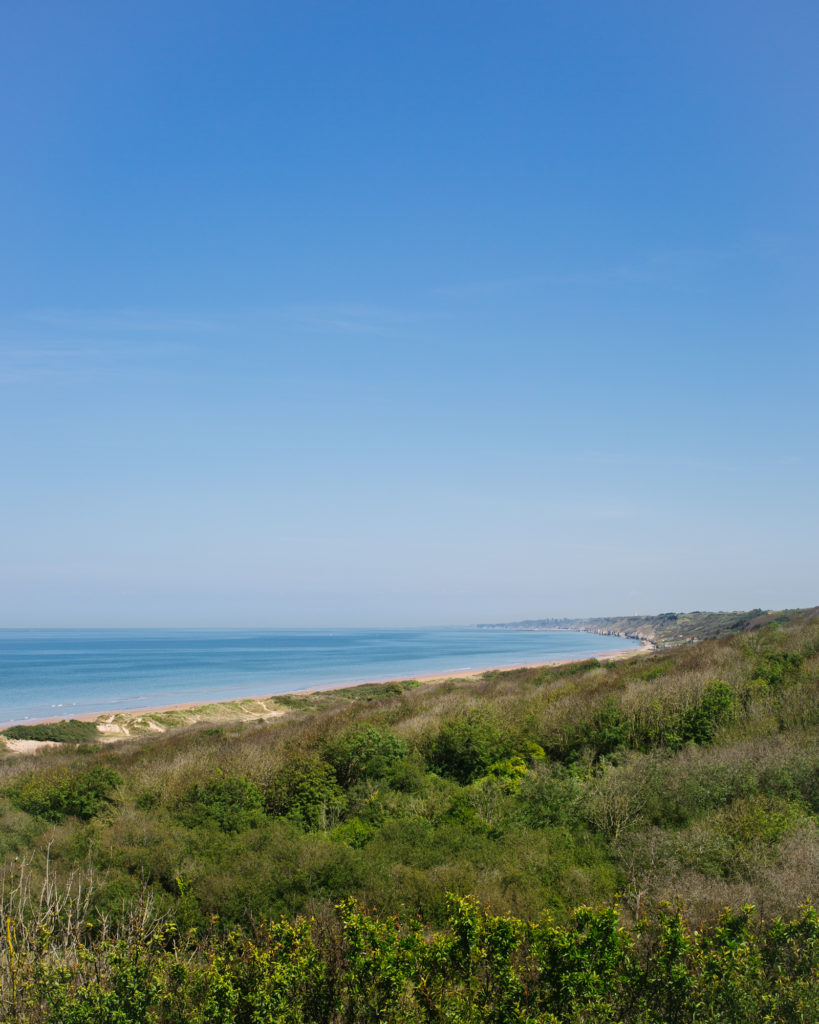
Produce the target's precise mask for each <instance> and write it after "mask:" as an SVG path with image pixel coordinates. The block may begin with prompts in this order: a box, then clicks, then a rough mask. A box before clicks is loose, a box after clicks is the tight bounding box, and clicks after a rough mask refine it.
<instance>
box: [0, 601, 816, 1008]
mask: <svg viewBox="0 0 819 1024" xmlns="http://www.w3.org/2000/svg"><path fill="white" fill-rule="evenodd" d="M818 681H819V618H817V617H815V616H810V615H805V616H802V617H799V616H791V617H790V621H788V622H787V623H786V624H785V625H784V626H782V625H777V624H774V625H768V626H765V627H764V628H761V629H757V630H754V631H751V632H747V633H741V634H735V635H730V636H726V637H722V638H717V639H713V640H707V641H704V642H701V643H698V644H696V645H688V646H683V647H679V648H675V649H671V650H667V651H660V652H657V653H656V654H653V655H649V656H646V657H640V658H634V659H630V660H626V661H619V662H618V661H612V662H608V663H602V664H601V663H599V662H597V661H587V662H582V663H577V664H574V665H570V666H564V667H560V668H548V669H539V670H538V669H524V670H514V671H507V672H496V673H487V674H486V675H485V676H483V677H482V678H481V679H479V680H477V681H475V680H461V681H458V680H449V681H447V682H442V683H439V684H434V685H424V686H419V685H414V684H412V683H405V684H391V685H389V686H385V687H377V686H370V687H367V688H358V689H357V690H348V691H336V692H333V693H327V694H314V695H311V696H305V697H292V698H289V699H287V700H286V701H281V702H280V703H281V705H282V706H286V707H287V714H286V715H285V716H284V717H282V718H279V719H277V720H275V721H272V722H271V721H265V722H259V723H258V724H255V725H249V724H243V723H240V724H235V723H234V724H229V725H227V726H225V727H222V728H217V727H207V728H193V729H187V730H183V731H179V732H177V733H173V734H168V735H166V736H163V737H158V738H155V739H147V738H146V739H137V740H128V741H124V742H121V743H118V744H115V745H113V746H111V745H109V746H106V747H101V746H96V745H89V744H86V745H78V746H76V747H71V748H50V749H49V750H46V751H43V752H42V753H40V754H39V755H38V756H36V757H6V758H5V759H3V760H2V761H0V791H1V792H2V796H0V857H2V864H3V867H2V904H1V905H0V913H2V918H0V924H1V925H2V933H3V934H2V948H1V949H0V977H2V1014H3V1015H4V1016H2V1019H4V1020H5V1019H8V1020H14V1019H17V1020H22V1021H48V1022H57V1021H61V1022H62V1021H65V1022H67V1024H71V1022H78V1024H79V1022H92V1021H94V1022H96V1021H99V1022H103V1021H109V1020H110V1021H122V1022H130V1021H139V1022H142V1021H144V1022H166V1021H167V1022H172V1021H173V1022H176V1021H180V1022H181V1021H202V1022H205V1021H213V1022H248V1024H250V1022H256V1024H261V1022H265V1021H282V1022H284V1021H288V1022H289V1021H293V1022H296V1021H328V1022H329V1021H387V1020H395V1021H404V1020H407V1021H416V1020H417V1021H433V1020H441V1021H484V1020H486V1021H490V1020H491V1021H512V1020H520V1021H543V1022H547V1021H551V1022H553V1021H556V1020H557V1021H600V1022H603V1021H635V1022H637V1021H640V1022H649V1021H691V1022H693V1021H725V1022H734V1021H736V1022H741V1021H760V1022H761V1021H780V1020H782V1021H812V1020H816V1019H819V984H818V980H817V964H818V963H819V923H818V922H817V919H816V915H815V914H814V913H813V911H812V910H810V909H805V906H806V904H807V903H808V902H809V901H810V900H812V899H815V897H816V891H817V888H819V832H818V831H817V827H818V819H817V815H819V756H817V755H819V700H817V697H818V696H819V692H818V689H819V688H818V687H817V682H818ZM750 906H753V908H754V909H753V910H751V909H749V907H750ZM588 907H592V908H596V909H585V908H588Z"/></svg>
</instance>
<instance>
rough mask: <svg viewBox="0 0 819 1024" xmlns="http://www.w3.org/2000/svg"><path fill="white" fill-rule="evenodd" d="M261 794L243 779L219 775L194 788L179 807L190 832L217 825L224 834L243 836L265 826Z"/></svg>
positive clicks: (180, 815) (187, 793)
mask: <svg viewBox="0 0 819 1024" xmlns="http://www.w3.org/2000/svg"><path fill="white" fill-rule="evenodd" d="M263 804H264V794H263V793H262V790H261V789H260V788H259V787H258V786H257V785H256V783H255V782H251V781H250V779H246V778H244V777H243V776H240V775H223V774H221V773H220V774H219V775H216V776H215V777H214V778H212V779H209V780H208V782H206V783H205V784H204V785H199V784H198V783H197V784H196V785H194V786H191V788H190V789H189V790H187V792H186V793H184V794H183V796H182V798H181V800H180V801H179V804H178V816H179V818H180V820H181V821H182V822H184V824H186V825H187V826H188V827H189V828H194V827H197V826H202V825H205V826H209V825H215V826H216V827H217V828H219V829H221V830H222V831H223V832H244V831H245V830H246V829H249V828H258V826H259V825H261V824H263V822H264V808H263Z"/></svg>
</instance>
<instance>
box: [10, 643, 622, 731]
mask: <svg viewBox="0 0 819 1024" xmlns="http://www.w3.org/2000/svg"><path fill="white" fill-rule="evenodd" d="M632 646H634V647H637V646H639V645H638V643H637V641H632V640H626V639H623V638H622V637H608V636H597V635H594V634H590V633H574V632H568V631H563V630H561V631H533V630H517V629H478V628H475V627H458V628H447V629H442V628H436V629H337V630H318V629H298V630H280V629H254V630H240V629H226V630H214V629H155V630H148V629H124V630H119V629H93V630H92V629H15V630H10V629H7V630H0V725H8V724H11V723H13V722H21V721H26V720H37V719H42V718H70V717H72V716H73V715H78V714H90V713H95V712H100V713H103V712H107V711H122V710H125V709H132V708H143V707H156V706H158V705H163V704H177V703H183V702H188V701H200V700H201V701H202V702H203V703H204V702H208V701H220V700H232V699H236V698H238V697H247V696H250V695H253V696H259V695H268V694H274V693H284V692H287V691H290V690H304V689H309V688H311V687H316V686H319V687H320V686H328V685H337V684H340V683H354V682H368V681H374V680H379V679H407V678H413V677H416V676H427V675H433V674H435V673H439V672H440V673H444V672H458V671H463V672H466V671H469V670H476V669H485V668H494V667H502V666H510V665H519V664H537V663H539V662H544V661H557V660H562V659H568V658H587V657H592V656H593V655H596V654H606V653H609V652H612V651H616V650H623V649H625V648H629V647H632Z"/></svg>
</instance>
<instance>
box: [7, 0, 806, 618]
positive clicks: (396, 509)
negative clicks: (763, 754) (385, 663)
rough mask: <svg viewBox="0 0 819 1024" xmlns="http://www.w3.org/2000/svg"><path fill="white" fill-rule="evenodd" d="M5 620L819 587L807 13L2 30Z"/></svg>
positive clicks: (514, 15)
mask: <svg viewBox="0 0 819 1024" xmlns="http://www.w3.org/2000/svg"><path fill="white" fill-rule="evenodd" d="M3 20H4V31H3V34H2V39H0V131H2V139H3V140H4V145H3V149H4V157H3V160H2V162H0V223H1V224H2V237H3V244H2V246H0V429H2V437H3V439H4V443H3V467H4V469H3V474H2V480H3V486H2V496H1V497H2V501H1V503H0V507H1V508H2V512H1V513H0V517H1V518H2V527H3V528H2V540H0V579H2V584H1V585H0V623H2V624H4V625H8V626H17V625H216V624H218V625H270V626H276V625H282V626H291V625H379V624H397V625H400V624H407V625H411V624H435V623H466V622H471V621H499V620H504V619H512V618H520V617H527V618H528V617H533V616H539V615H564V614H565V615H583V614H589V615H594V614H622V613H635V612H641V613H643V612H644V613H650V612H659V611H664V610H669V609H695V608H713V609H716V608H749V607H755V606H762V607H784V606H789V607H795V606H802V605H808V604H816V603H817V602H819V585H817V581H819V543H817V531H816V520H817V509H819V465H817V463H819V455H818V454H817V438H818V437H819V410H818V409H817V401H816V393H817V382H819V355H817V337H818V336H819V335H818V333H817V328H818V327H819V298H818V297H819V289H818V288H817V271H818V270H819V231H818V230H817V229H818V228H819V206H817V186H816V182H817V180H819V178H818V177H817V172H818V171H819V166H817V165H818V164H819V125H817V120H819V118H817V111H819V77H818V76H817V71H816V62H815V41H816V38H817V33H818V32H819V9H817V8H816V6H815V4H812V3H809V2H788V0H786V2H783V3H779V4H776V5H774V4H771V3H753V4H749V3H739V2H736V3H734V2H717V3H714V2H711V3H704V2H686V3H676V2H673V3H667V4H657V3H656V2H648V0H646V2H611V0H607V2H601V0H596V2H589V3H586V4H577V3H569V2H565V3H563V2H556V3H544V2H538V3H533V2H507V3H500V2H494V3H488V2H476V0H471V2H469V3H466V2H463V3H460V2H458V3H455V2H453V3H446V2H444V3H442V2H438V3H424V2H418V0H416V2H413V3H383V2H380V3H346V4H340V3H312V2H309V0H307V2H304V0H303V2H299V3H295V2H279V3H256V2H238V3H232V4H225V3H214V2H207V0H205V2H201V0H200V2H197V3H192V2H191V3H182V2H179V0H166V2H163V3H161V4H159V3H152V2H143V3H140V4H128V5H126V4H111V3H108V2H105V3H102V2H98V3H95V2H81V3H77V4H65V3H57V2H43V3H38V4H30V3H22V2H20V0H11V2H9V3H8V4H6V5H5V7H4V14H3Z"/></svg>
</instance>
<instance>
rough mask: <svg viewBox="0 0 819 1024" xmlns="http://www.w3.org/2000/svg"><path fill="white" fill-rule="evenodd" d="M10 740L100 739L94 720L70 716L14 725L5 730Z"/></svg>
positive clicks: (73, 741) (84, 740)
mask: <svg viewBox="0 0 819 1024" xmlns="http://www.w3.org/2000/svg"><path fill="white" fill-rule="evenodd" d="M3 735H4V736H7V737H8V738H9V739H10V740H40V741H42V740H51V741H52V742H54V743H92V742H93V741H94V740H96V739H99V735H100V734H99V731H98V730H97V727H96V725H95V724H94V723H93V722H81V721H79V719H76V718H70V719H68V721H64V722H46V723H43V724H41V725H12V726H11V728H9V729H4V730H3Z"/></svg>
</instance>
